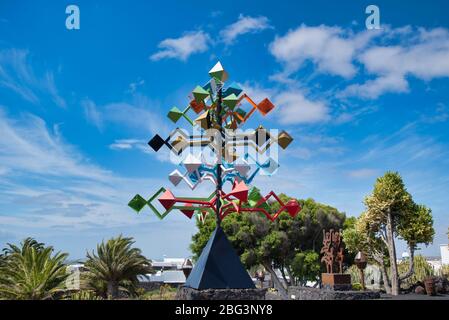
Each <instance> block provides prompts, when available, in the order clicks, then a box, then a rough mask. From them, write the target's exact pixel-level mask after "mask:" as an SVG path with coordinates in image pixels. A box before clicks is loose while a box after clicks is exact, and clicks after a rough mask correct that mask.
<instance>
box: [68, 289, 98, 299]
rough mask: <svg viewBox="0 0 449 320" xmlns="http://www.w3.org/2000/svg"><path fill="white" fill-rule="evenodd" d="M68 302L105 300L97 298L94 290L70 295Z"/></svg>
mask: <svg viewBox="0 0 449 320" xmlns="http://www.w3.org/2000/svg"><path fill="white" fill-rule="evenodd" d="M66 300H103V298H102V297H100V296H97V295H96V294H95V292H94V291H92V290H80V291H77V292H73V293H71V294H69V295H68V296H67V297H66Z"/></svg>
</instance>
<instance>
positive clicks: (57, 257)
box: [0, 238, 68, 300]
mask: <svg viewBox="0 0 449 320" xmlns="http://www.w3.org/2000/svg"><path fill="white" fill-rule="evenodd" d="M7 245H8V247H7V248H5V249H3V254H2V255H1V260H2V263H1V265H0V296H1V297H2V298H6V299H18V300H44V299H52V298H54V296H55V294H57V293H59V292H61V291H63V285H64V281H65V280H66V278H67V276H68V273H67V271H66V264H65V260H66V258H67V256H68V255H67V254H66V253H60V252H57V253H56V254H54V255H52V253H53V247H51V246H49V247H45V245H44V244H43V243H39V242H37V241H36V240H34V239H32V238H27V239H25V240H24V241H23V242H22V243H21V246H20V247H19V246H15V245H12V244H9V243H8V244H7Z"/></svg>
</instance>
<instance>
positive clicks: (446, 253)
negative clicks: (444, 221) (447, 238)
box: [440, 244, 449, 265]
mask: <svg viewBox="0 0 449 320" xmlns="http://www.w3.org/2000/svg"><path fill="white" fill-rule="evenodd" d="M440 252H441V264H442V265H449V245H447V244H441V245H440Z"/></svg>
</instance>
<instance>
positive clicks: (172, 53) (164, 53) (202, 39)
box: [150, 31, 210, 61]
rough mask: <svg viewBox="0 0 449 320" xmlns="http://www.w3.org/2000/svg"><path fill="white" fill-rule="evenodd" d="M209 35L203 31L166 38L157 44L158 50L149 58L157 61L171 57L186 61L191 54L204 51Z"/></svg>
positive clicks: (206, 47)
mask: <svg viewBox="0 0 449 320" xmlns="http://www.w3.org/2000/svg"><path fill="white" fill-rule="evenodd" d="M209 41H210V39H209V35H208V34H207V33H205V32H203V31H192V32H187V33H185V34H184V35H183V36H182V37H179V38H168V39H165V40H163V41H161V42H160V43H159V45H158V48H159V49H160V50H159V51H158V52H156V53H154V54H152V55H151V56H150V59H151V60H153V61H158V60H161V59H166V58H172V59H179V60H182V61H186V60H187V59H188V58H189V57H190V56H191V55H192V54H194V53H201V52H205V51H206V50H207V49H208V43H209Z"/></svg>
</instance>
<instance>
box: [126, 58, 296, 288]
mask: <svg viewBox="0 0 449 320" xmlns="http://www.w3.org/2000/svg"><path fill="white" fill-rule="evenodd" d="M209 75H210V76H211V79H210V81H208V82H207V83H206V84H205V85H203V86H196V87H195V88H194V90H193V91H192V94H191V96H190V97H189V104H188V105H187V106H186V107H185V108H184V109H183V110H181V109H179V108H177V107H173V108H171V109H170V111H169V112H168V115H167V116H168V118H169V119H170V120H171V121H173V122H174V123H177V122H178V121H179V120H180V119H181V118H184V119H185V120H186V121H187V122H188V123H189V124H190V125H191V126H192V127H193V129H194V131H195V132H196V133H194V134H188V133H187V132H186V131H185V130H182V129H180V128H176V129H175V130H173V131H172V132H171V133H170V135H169V136H168V137H167V138H165V139H164V138H162V137H161V136H160V135H158V134H156V135H155V136H154V137H153V138H152V139H151V140H150V141H149V142H148V145H149V146H150V147H151V148H152V149H153V150H154V151H156V152H157V151H159V150H160V149H161V148H162V147H163V146H166V147H168V148H169V150H170V151H172V152H173V154H174V155H176V156H177V157H180V158H182V159H181V160H180V163H179V165H180V166H181V167H182V169H175V170H174V171H172V172H171V173H170V175H169V180H170V181H171V182H172V184H173V185H175V186H177V185H178V184H179V183H181V182H184V183H186V184H187V185H188V186H189V187H190V188H191V189H192V190H193V189H195V188H196V187H197V186H198V185H199V184H201V183H202V182H204V181H210V182H212V183H213V184H214V185H215V192H213V193H212V194H210V195H209V197H207V198H192V197H177V196H175V195H174V194H173V193H172V192H171V191H170V190H169V189H166V188H164V187H161V188H160V189H159V190H158V191H157V192H156V193H154V194H153V195H152V196H151V197H150V198H149V199H148V200H146V199H144V198H143V197H142V196H140V195H139V194H137V195H136V196H135V197H134V198H133V199H132V200H131V201H130V202H129V204H128V205H129V206H130V207H131V208H133V209H134V210H135V211H136V212H140V211H141V210H142V209H143V208H144V207H145V206H148V207H149V208H150V209H151V210H152V211H153V213H154V214H155V215H156V216H157V217H159V218H160V219H163V218H164V217H166V216H167V215H168V214H169V213H170V212H171V211H172V210H174V209H177V210H179V211H181V212H182V213H183V214H184V215H185V216H187V217H188V218H192V217H193V216H194V215H196V216H197V218H198V219H199V220H200V221H204V219H205V218H206V217H207V215H208V214H214V213H215V217H216V224H217V229H216V231H215V232H214V233H213V236H212V237H211V239H210V240H209V242H208V244H207V246H206V248H205V250H204V251H203V253H202V254H201V257H200V259H199V262H198V263H197V265H198V267H197V266H195V268H194V269H193V270H192V273H191V276H189V279H188V280H187V282H186V286H187V285H189V286H192V287H194V288H196V289H199V288H206V287H208V286H209V287H211V286H213V287H214V288H217V286H218V287H224V288H226V287H228V288H229V286H230V284H232V285H233V286H235V283H236V282H235V279H231V278H229V277H230V276H229V275H226V274H222V271H220V270H221V269H220V270H219V268H218V269H217V268H216V267H213V266H214V265H215V263H212V262H210V261H211V260H210V259H215V258H216V257H219V254H218V255H217V253H216V252H214V251H213V250H214V249H213V248H214V247H215V246H217V247H220V246H221V247H223V248H231V245H230V244H229V242H228V240H227V239H226V236H225V235H224V233H223V232H222V230H221V228H220V223H221V220H222V219H223V218H224V217H225V216H227V215H228V214H230V213H233V212H236V213H246V212H247V213H261V214H263V215H264V216H266V217H267V218H268V219H270V220H271V221H274V220H275V219H276V218H277V217H278V216H279V215H280V214H281V213H282V212H287V213H288V214H289V215H290V216H292V217H294V216H296V215H297V214H298V212H299V211H300V210H301V207H300V205H299V203H298V202H297V201H296V200H293V199H292V200H290V201H288V202H287V203H284V202H283V201H282V200H281V199H280V198H279V197H278V196H277V195H276V194H275V193H274V192H273V191H271V192H269V193H268V194H267V195H266V196H262V195H261V194H260V192H259V191H258V189H256V188H254V187H253V188H250V187H248V185H249V184H250V183H251V182H252V181H253V179H254V178H255V177H256V175H257V174H260V173H262V174H265V175H272V174H273V173H275V172H276V170H277V168H278V167H279V164H278V163H277V162H276V161H275V160H274V159H272V158H270V157H269V156H268V157H266V158H265V159H264V160H263V161H260V160H259V159H258V157H254V156H253V155H252V154H251V152H249V151H254V152H255V155H256V156H257V155H266V153H267V151H268V150H269V149H270V147H272V146H273V145H274V144H276V143H277V144H278V145H279V146H280V147H281V148H282V149H285V148H287V147H288V145H289V144H290V143H291V142H292V141H293V138H292V137H291V136H290V135H289V134H288V133H287V132H285V131H281V132H280V133H279V134H278V133H274V134H273V133H270V132H269V131H268V130H266V129H265V128H264V127H262V126H259V127H258V128H257V129H255V130H253V131H249V132H241V131H237V129H238V128H239V127H241V126H242V125H243V124H244V123H245V122H246V121H247V120H248V119H249V118H250V117H251V116H252V115H253V114H254V112H255V111H256V110H258V111H259V112H260V113H261V114H262V115H263V116H265V115H267V114H268V113H269V112H271V111H272V110H273V109H274V105H273V103H272V102H271V101H270V100H269V99H268V98H265V99H263V100H262V101H261V102H259V103H255V102H254V101H253V100H252V99H251V98H250V97H249V96H248V95H247V94H246V93H244V92H243V90H242V89H241V88H240V87H239V86H238V84H236V83H232V84H231V85H229V86H227V87H225V85H224V83H225V81H226V80H227V79H228V73H227V72H226V71H225V70H224V69H223V66H222V65H221V63H220V62H218V63H217V64H216V65H215V66H214V67H213V68H212V69H211V70H210V71H209ZM248 106H249V107H248ZM190 111H193V112H194V113H196V115H197V116H196V118H194V119H193V118H191V117H190V116H189V115H188V113H189V112H190ZM206 148H207V149H208V150H209V151H212V153H213V154H214V155H215V156H214V159H213V161H209V162H208V161H206V159H205V157H204V154H203V152H205V151H206ZM242 148H243V149H244V151H240V150H239V149H242ZM192 150H194V151H192ZM198 150H200V151H198ZM226 182H229V183H231V184H232V189H231V191H230V192H229V193H225V192H223V184H224V183H226ZM155 201H158V202H159V203H160V205H161V206H162V207H163V209H162V210H160V209H157V208H156V204H155ZM272 201H276V202H277V203H278V204H279V209H278V210H277V211H276V212H272V210H271V209H270V204H271V203H272ZM219 243H221V245H220V244H219ZM223 254H224V255H226V256H229V257H231V256H232V257H233V258H229V259H230V260H229V261H238V260H239V259H238V257H237V256H236V254H235V252H226V253H223ZM236 257H237V258H236ZM200 261H201V263H200ZM236 263H237V262H233V263H232V264H233V265H234V271H235V274H239V275H240V276H239V277H240V278H241V279H242V280H241V281H240V285H241V287H245V288H249V287H252V286H251V285H250V283H252V282H251V281H248V278H249V276H248V275H247V274H246V271H244V268H243V267H242V266H241V265H239V266H238V265H236ZM211 269H213V270H211ZM205 270H206V271H205ZM208 270H209V271H208ZM208 272H210V274H209V275H208ZM217 273H219V274H217ZM245 274H246V275H245ZM204 279H221V280H220V281H218V282H217V281H215V280H214V281H212V280H208V281H205V280H204ZM217 283H220V284H217Z"/></svg>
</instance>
